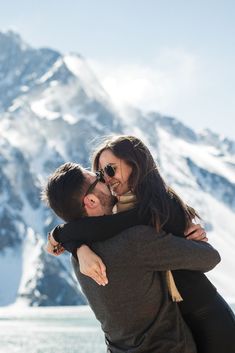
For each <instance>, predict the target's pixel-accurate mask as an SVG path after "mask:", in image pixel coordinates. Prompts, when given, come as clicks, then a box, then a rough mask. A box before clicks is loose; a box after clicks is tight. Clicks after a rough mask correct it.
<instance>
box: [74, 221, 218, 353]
mask: <svg viewBox="0 0 235 353" xmlns="http://www.w3.org/2000/svg"><path fill="white" fill-rule="evenodd" d="M92 249H93V250H94V251H95V252H96V253H97V254H98V255H99V256H100V257H101V258H102V259H103V261H104V263H105V265H106V267H107V276H108V279H109V284H108V285H106V286H105V287H103V286H99V285H98V284H96V283H95V282H94V281H93V280H92V279H91V278H89V277H87V276H84V275H82V274H81V273H80V271H79V264H78V263H77V262H76V260H75V259H74V258H72V264H73V267H74V270H75V274H76V276H77V279H78V281H79V283H80V285H81V287H82V290H83V292H84V294H85V295H86V297H87V299H88V302H89V304H90V306H91V308H92V310H93V311H94V313H95V315H96V318H97V319H98V320H99V321H100V323H101V327H102V330H103V331H104V333H105V339H106V343H107V346H108V352H112V353H123V352H128V353H140V352H141V353H196V348H195V344H194V341H193V339H192V336H191V334H190V332H189V329H188V328H187V326H186V324H185V323H184V321H183V319H182V316H181V314H180V312H179V309H178V306H177V304H176V303H174V302H172V301H171V299H170V297H169V295H168V290H167V284H166V273H165V271H166V270H176V269H188V270H197V271H203V272H206V271H209V270H211V269H212V268H213V267H214V266H216V264H218V262H219V261H220V256H219V254H218V252H217V251H216V250H215V249H213V248H212V247H211V246H210V245H209V244H207V243H205V242H198V241H197V242H196V241H191V240H186V239H183V238H179V237H175V236H173V235H170V234H165V233H160V234H156V232H155V231H154V229H153V228H152V227H148V226H136V227H132V228H129V229H127V230H125V231H124V232H122V233H120V234H119V235H118V236H116V237H114V238H111V239H109V240H106V241H105V242H97V243H94V244H93V245H92Z"/></svg>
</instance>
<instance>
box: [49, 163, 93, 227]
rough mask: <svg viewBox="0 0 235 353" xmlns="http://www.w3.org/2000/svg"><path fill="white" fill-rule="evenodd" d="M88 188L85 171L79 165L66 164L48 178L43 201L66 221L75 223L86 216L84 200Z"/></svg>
mask: <svg viewBox="0 0 235 353" xmlns="http://www.w3.org/2000/svg"><path fill="white" fill-rule="evenodd" d="M86 186H87V182H86V178H85V176H84V169H83V168H82V167H81V166H80V165H79V164H77V163H71V162H69V163H65V164H63V165H61V166H60V167H59V168H57V169H56V170H55V172H54V173H53V174H52V175H50V177H49V178H48V181H47V184H46V186H45V188H44V190H43V191H42V199H43V200H44V201H46V203H47V204H48V205H49V207H51V208H52V209H53V211H54V212H55V213H56V214H57V216H59V217H61V218H62V219H63V220H64V221H66V222H70V221H74V220H76V219H79V218H81V217H83V216H85V215H86V211H85V209H84V207H83V200H82V197H83V195H84V193H85V191H84V190H85V189H86Z"/></svg>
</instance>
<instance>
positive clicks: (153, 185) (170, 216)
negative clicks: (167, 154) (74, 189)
mask: <svg viewBox="0 0 235 353" xmlns="http://www.w3.org/2000/svg"><path fill="white" fill-rule="evenodd" d="M93 168H94V170H100V169H101V170H102V171H103V174H104V177H105V180H106V182H107V183H108V184H109V185H110V187H111V189H112V191H113V192H114V193H115V194H116V195H117V197H118V203H117V211H118V212H120V213H118V214H117V215H115V216H109V217H99V227H100V224H101V223H102V222H103V225H102V228H97V226H96V225H95V224H96V223H95V222H96V217H95V218H93V219H90V218H88V219H86V220H85V219H84V220H82V221H76V222H72V223H71V224H67V225H65V226H64V227H63V228H61V229H60V228H57V229H56V233H55V237H56V239H59V240H60V241H62V244H63V245H64V246H65V247H66V249H68V250H71V251H76V248H77V247H78V246H80V245H81V244H82V243H85V242H86V239H89V241H97V240H104V239H107V238H108V237H109V236H113V235H115V234H117V233H118V232H120V231H121V230H122V229H125V228H127V227H128V226H131V225H135V224H140V223H138V222H142V224H151V225H152V226H154V227H156V229H157V231H159V230H161V229H163V230H165V231H166V232H172V233H173V234H174V235H176V236H184V232H185V229H187V228H188V227H189V226H190V225H191V222H192V219H194V218H195V216H197V213H196V212H195V211H194V210H193V209H192V208H190V207H189V206H187V205H185V204H184V203H183V202H182V200H181V199H180V198H179V196H178V195H177V194H176V193H175V192H174V191H173V190H172V189H171V188H169V187H167V186H166V184H165V182H164V181H163V179H162V177H161V176H160V174H159V172H158V170H157V167H156V164H155V162H154V160H153V157H152V156H151V154H150V152H149V150H148V149H147V147H146V146H145V145H144V144H143V142H142V141H140V140H139V139H137V138H135V137H132V136H119V137H116V138H113V139H109V140H108V141H106V142H105V143H104V145H103V146H101V148H100V149H99V150H98V151H97V152H96V153H95V154H94V158H93ZM133 207H134V208H133ZM130 208H131V210H130V211H128V212H121V211H123V210H126V209H130ZM110 217H111V218H112V220H113V223H112V224H113V225H112V227H111V228H110ZM125 217H126V218H125ZM101 218H102V222H101V223H100V219H101ZM125 219H126V220H128V221H127V222H126V221H125ZM128 222H129V223H128ZM108 223H109V226H107V224H108ZM94 225H95V228H94ZM97 225H98V222H97ZM89 227H90V233H89V231H88V230H89ZM93 229H96V231H95V233H96V234H93V236H92V233H93V231H92V230H93ZM115 230H116V231H115ZM88 233H89V234H90V235H89V237H88ZM84 234H85V235H86V237H84ZM202 236H203V237H204V235H203V234H200V236H198V237H199V239H201V237H202ZM190 237H191V236H190ZM88 244H89V243H88ZM88 251H90V250H88ZM89 254H91V258H92V260H91V262H93V261H94V260H93V259H94V257H95V255H94V254H93V253H90V252H87V248H85V250H83V249H82V248H80V249H79V262H80V267H81V266H83V265H82V264H83V263H84V261H85V265H84V266H85V267H86V263H87V259H89ZM84 259H85V260H84ZM88 262H89V261H88ZM84 272H87V270H84ZM173 275H174V279H175V282H176V286H177V288H178V289H179V293H178V292H177V288H174V287H172V286H173V285H174V281H173V280H172V278H171V277H170V276H169V278H170V279H171V283H170V284H171V285H170V288H171V289H173V295H176V297H177V298H178V299H179V294H181V296H182V297H183V301H182V302H180V303H179V307H180V309H181V313H182V315H183V317H184V319H185V321H186V322H187V324H188V326H189V327H190V329H191V331H192V333H193V336H194V339H195V342H196V344H197V348H198V352H200V353H217V352H218V353H234V352H235V319H234V315H233V313H232V311H231V309H230V308H229V306H228V305H227V303H226V302H225V301H224V300H223V299H222V298H221V296H220V295H219V294H218V293H217V291H216V289H215V287H214V286H213V285H212V284H211V283H210V281H209V280H208V279H207V277H206V276H205V275H204V274H202V273H199V272H197V271H186V270H178V271H174V272H173ZM91 277H92V275H91Z"/></svg>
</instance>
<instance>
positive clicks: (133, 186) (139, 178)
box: [92, 135, 200, 230]
mask: <svg viewBox="0 0 235 353" xmlns="http://www.w3.org/2000/svg"><path fill="white" fill-rule="evenodd" d="M107 149H108V150H110V151H111V152H112V153H113V154H114V155H115V156H116V157H117V158H120V159H122V160H124V161H125V162H126V163H127V164H128V165H130V166H131V167H132V173H131V175H130V177H129V180H128V183H129V187H130V190H131V191H132V192H133V193H134V194H135V196H136V198H137V202H138V206H139V212H140V214H142V215H146V214H147V215H150V216H151V220H152V222H151V223H152V225H154V226H156V228H157V230H160V229H162V227H164V225H165V224H166V223H167V221H168V219H169V217H170V199H171V198H175V199H176V200H177V202H178V204H179V205H180V207H181V209H182V210H183V212H184V218H185V227H187V226H188V225H189V223H190V222H191V221H192V219H193V218H195V217H198V218H200V217H199V215H198V214H197V212H196V211H195V210H194V209H193V208H192V207H190V206H188V205H186V204H185V203H184V202H183V201H182V199H181V198H180V197H179V195H177V193H176V192H175V191H174V190H173V189H172V188H171V187H169V186H167V185H166V183H165V181H164V180H163V178H162V177H161V175H160V173H159V170H158V168H157V165H156V163H155V161H154V159H153V157H152V155H151V153H150V151H149V149H148V148H147V147H146V145H145V144H144V143H143V142H142V141H141V140H140V139H138V138H137V137H134V136H127V135H121V136H113V137H111V138H108V139H106V140H105V141H104V142H103V143H102V144H101V145H100V146H99V147H98V148H97V149H96V151H95V152H94V154H93V159H92V164H93V169H94V170H95V171H96V170H98V169H99V159H100V155H101V153H102V152H103V151H105V150H107Z"/></svg>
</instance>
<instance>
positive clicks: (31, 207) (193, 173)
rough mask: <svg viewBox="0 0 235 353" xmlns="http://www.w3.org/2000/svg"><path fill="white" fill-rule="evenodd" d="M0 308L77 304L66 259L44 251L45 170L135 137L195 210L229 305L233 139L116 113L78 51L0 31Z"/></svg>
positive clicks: (155, 117) (157, 117) (234, 291)
mask: <svg viewBox="0 0 235 353" xmlns="http://www.w3.org/2000/svg"><path fill="white" fill-rule="evenodd" d="M0 53H2V54H1V55H0V76H1V83H0V220H1V229H0V249H1V253H0V280H1V282H2V283H4V284H5V286H4V288H3V289H0V305H7V304H10V303H13V302H15V301H17V302H22V303H24V304H26V305H34V306H37V305H78V304H82V303H85V300H84V298H83V296H82V294H81V293H80V291H79V289H78V288H77V283H76V280H75V279H74V277H73V275H72V272H71V267H70V262H69V256H68V255H63V256H60V257H59V258H53V257H51V256H49V255H47V254H46V253H45V252H44V250H43V247H44V244H45V241H46V234H47V232H48V230H49V229H51V228H52V227H53V226H54V225H55V224H56V223H57V222H59V220H58V219H57V218H56V217H55V216H54V214H53V213H52V212H51V211H50V210H48V209H47V208H46V207H45V206H44V205H43V204H42V202H41V201H40V190H41V187H42V183H44V182H45V180H46V178H47V176H48V175H49V174H50V173H51V172H52V171H53V170H54V169H55V168H56V167H58V166H59V165H60V164H62V163H64V162H65V161H75V162H79V163H82V164H83V165H84V166H86V167H87V166H89V155H90V152H91V150H92V149H93V147H94V144H95V143H96V142H97V141H98V140H99V138H100V137H101V136H103V135H107V134H110V133H127V134H134V135H137V136H138V137H140V138H142V139H143V140H144V142H145V143H146V144H147V145H148V146H149V147H150V150H151V151H152V153H153V155H154V157H155V159H156V161H157V163H158V165H159V166H160V170H161V172H162V174H163V175H164V177H165V178H166V180H167V182H168V183H169V184H170V185H172V186H173V187H174V188H175V189H176V191H178V192H179V194H180V195H181V196H182V198H183V199H184V200H185V201H186V202H187V203H189V204H190V205H191V206H193V207H195V208H196V209H197V210H198V211H199V213H200V214H201V216H202V218H203V220H204V222H205V225H206V228H207V232H208V236H209V239H210V241H211V243H212V244H214V245H215V246H216V247H217V248H218V249H219V251H220V253H221V255H222V263H221V264H220V265H219V266H218V267H217V268H216V269H215V270H214V271H212V272H211V273H209V274H208V275H209V277H210V278H212V279H213V282H214V283H215V284H216V285H217V287H218V289H219V291H220V292H221V293H222V294H223V295H224V296H225V297H226V298H228V299H229V300H231V301H234V302H235V288H233V286H231V284H230V282H231V280H232V278H233V277H232V276H233V274H232V271H233V268H234V265H233V257H234V255H235V252H234V248H235V247H234V245H235V236H234V233H235V232H234V230H233V220H234V215H235V197H234V196H235V141H231V140H228V139H226V138H222V137H221V136H220V135H218V134H216V133H214V132H211V131H208V130H207V131H203V132H201V133H198V132H195V131H193V130H192V129H190V128H189V127H187V126H185V125H184V124H182V123H181V122H180V121H178V120H176V119H174V118H171V117H166V116H163V115H161V114H159V113H156V112H152V113H149V114H143V113H142V112H141V111H139V110H137V109H133V108H130V109H129V110H128V111H127V112H126V114H124V115H122V116H120V115H119V114H118V113H117V112H116V111H115V109H114V107H113V106H112V102H111V101H110V99H109V96H108V94H107V93H106V92H105V91H104V89H103V88H102V87H101V85H100V84H99V82H98V80H97V79H96V77H95V75H94V74H93V73H92V71H91V70H90V69H89V67H88V65H87V63H86V60H85V59H84V58H82V57H81V56H80V55H77V54H72V55H70V54H68V55H62V54H61V53H59V52H56V51H53V50H51V49H48V48H46V49H45V48H44V49H34V48H32V47H30V46H28V45H27V44H25V43H24V42H23V41H22V39H21V38H20V37H19V35H18V34H16V33H13V32H7V33H0Z"/></svg>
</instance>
